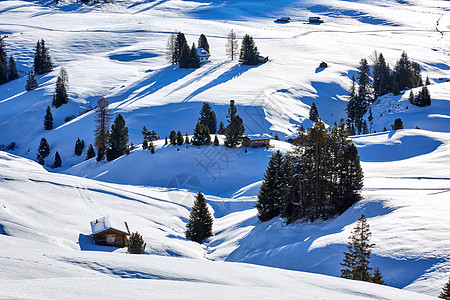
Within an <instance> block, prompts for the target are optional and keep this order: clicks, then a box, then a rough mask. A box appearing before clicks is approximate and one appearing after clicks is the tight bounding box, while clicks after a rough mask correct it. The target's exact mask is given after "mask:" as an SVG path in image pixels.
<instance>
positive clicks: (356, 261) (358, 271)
mask: <svg viewBox="0 0 450 300" xmlns="http://www.w3.org/2000/svg"><path fill="white" fill-rule="evenodd" d="M371 235H372V234H371V232H370V229H369V224H368V223H367V220H366V217H365V216H364V215H361V217H360V218H359V219H358V223H357V224H356V227H355V228H354V230H353V231H352V235H351V236H350V237H349V242H348V244H347V250H348V252H344V256H345V257H344V262H343V263H341V265H342V266H343V269H342V270H341V277H342V278H347V279H353V280H361V281H371V279H372V275H371V274H370V270H371V269H372V268H371V267H369V263H370V262H369V260H370V254H371V252H372V251H371V250H370V248H371V247H373V246H374V244H371V243H370V241H369V238H370V236H371Z"/></svg>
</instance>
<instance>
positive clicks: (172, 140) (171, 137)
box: [169, 130, 177, 145]
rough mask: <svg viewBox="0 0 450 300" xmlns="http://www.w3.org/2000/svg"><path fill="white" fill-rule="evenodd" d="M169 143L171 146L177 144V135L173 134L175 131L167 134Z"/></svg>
mask: <svg viewBox="0 0 450 300" xmlns="http://www.w3.org/2000/svg"><path fill="white" fill-rule="evenodd" d="M169 141H170V144H171V145H176V144H177V133H176V132H175V130H172V131H171V132H170V134H169Z"/></svg>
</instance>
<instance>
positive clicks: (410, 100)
mask: <svg viewBox="0 0 450 300" xmlns="http://www.w3.org/2000/svg"><path fill="white" fill-rule="evenodd" d="M408 100H409V103H411V104H412V105H416V96H415V95H414V92H413V90H411V91H410V92H409V97H408Z"/></svg>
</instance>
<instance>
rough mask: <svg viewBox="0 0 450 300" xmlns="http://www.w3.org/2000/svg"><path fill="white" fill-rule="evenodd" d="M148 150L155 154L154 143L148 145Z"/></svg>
mask: <svg viewBox="0 0 450 300" xmlns="http://www.w3.org/2000/svg"><path fill="white" fill-rule="evenodd" d="M148 149H149V150H150V153H151V154H155V145H154V144H153V142H150V144H149V145H148Z"/></svg>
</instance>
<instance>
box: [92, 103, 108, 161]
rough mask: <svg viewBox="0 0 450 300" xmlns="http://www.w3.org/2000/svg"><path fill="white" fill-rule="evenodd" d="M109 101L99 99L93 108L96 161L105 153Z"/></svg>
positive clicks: (101, 158)
mask: <svg viewBox="0 0 450 300" xmlns="http://www.w3.org/2000/svg"><path fill="white" fill-rule="evenodd" d="M108 106H109V101H108V99H106V98H105V97H103V96H102V97H100V98H98V100H97V106H96V108H95V113H96V115H95V143H94V144H95V147H96V148H97V161H101V160H103V157H104V155H105V153H106V147H107V144H108V138H109V129H108V127H109V122H110V120H111V113H110V112H109V109H108Z"/></svg>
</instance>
